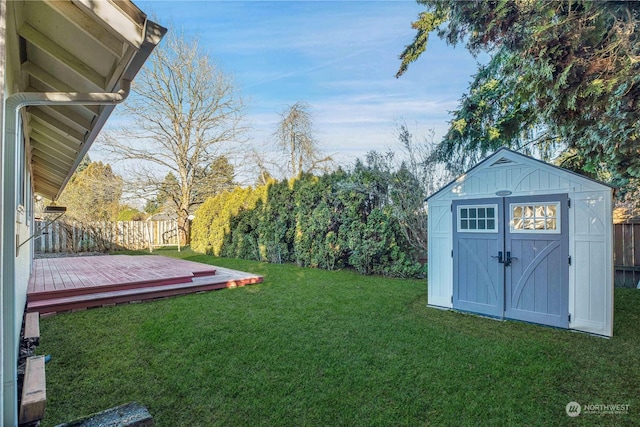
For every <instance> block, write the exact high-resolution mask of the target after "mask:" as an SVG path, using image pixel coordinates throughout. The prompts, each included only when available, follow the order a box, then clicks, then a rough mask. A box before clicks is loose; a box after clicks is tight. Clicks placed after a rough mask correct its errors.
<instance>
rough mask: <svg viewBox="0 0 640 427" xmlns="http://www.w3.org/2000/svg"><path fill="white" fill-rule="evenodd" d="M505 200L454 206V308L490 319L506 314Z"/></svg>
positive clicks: (461, 202) (470, 201) (470, 202)
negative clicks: (503, 259) (501, 255)
mask: <svg viewBox="0 0 640 427" xmlns="http://www.w3.org/2000/svg"><path fill="white" fill-rule="evenodd" d="M502 216H503V199H502V198H495V199H482V200H463V201H456V202H454V203H453V241H454V245H453V259H454V262H453V267H454V268H453V283H454V286H453V307H454V308H456V309H459V310H465V311H472V312H474V313H480V314H485V315H488V316H496V317H502V316H503V313H504V267H503V266H502V264H500V263H498V256H497V255H498V253H499V252H503V251H504V250H503V246H504V227H503V226H501V224H502V223H503V222H504V220H503V218H502Z"/></svg>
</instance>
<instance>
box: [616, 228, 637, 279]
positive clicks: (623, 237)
mask: <svg viewBox="0 0 640 427" xmlns="http://www.w3.org/2000/svg"><path fill="white" fill-rule="evenodd" d="M613 265H614V269H615V284H616V286H621V287H633V288H635V287H636V286H638V282H639V281H640V222H634V223H622V224H614V225H613Z"/></svg>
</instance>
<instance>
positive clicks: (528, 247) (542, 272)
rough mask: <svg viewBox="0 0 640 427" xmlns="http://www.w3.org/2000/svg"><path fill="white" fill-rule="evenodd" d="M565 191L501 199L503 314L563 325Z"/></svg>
mask: <svg viewBox="0 0 640 427" xmlns="http://www.w3.org/2000/svg"><path fill="white" fill-rule="evenodd" d="M567 206H568V198H567V195H566V194H561V195H550V196H532V197H529V196H527V197H511V198H508V199H506V203H505V209H506V211H507V212H506V215H505V217H507V218H508V219H509V221H508V223H507V224H506V225H505V254H506V256H507V257H509V256H510V257H511V260H512V261H511V262H510V263H509V262H505V275H506V279H505V313H504V315H505V317H507V318H511V319H519V320H524V321H528V322H534V323H542V324H545V325H551V326H558V327H563V328H567V327H568V326H569V319H568V312H569V238H568V235H569V233H568V228H569V227H568V223H569V221H568V218H567V217H568V215H567Z"/></svg>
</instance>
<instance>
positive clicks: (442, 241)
mask: <svg viewBox="0 0 640 427" xmlns="http://www.w3.org/2000/svg"><path fill="white" fill-rule="evenodd" d="M502 191H506V192H509V195H510V197H511V196H530V195H544V194H559V193H563V194H567V195H568V197H569V199H570V200H571V203H572V204H571V208H570V209H569V210H568V215H569V254H570V256H571V258H572V263H571V265H570V267H569V284H568V285H569V313H570V315H571V321H570V323H569V328H570V329H576V330H579V331H584V332H589V333H594V334H598V335H604V336H612V335H613V273H614V272H613V221H612V198H613V189H612V188H610V187H608V186H606V185H604V184H601V183H598V182H596V181H593V180H590V179H588V178H585V177H582V176H580V175H577V174H575V173H572V172H570V171H566V170H563V169H560V168H557V167H555V166H552V165H549V164H545V163H543V162H540V161H538V160H535V159H532V158H529V157H527V156H523V155H521V154H518V153H515V152H513V151H510V150H506V149H500V150H498V151H497V152H496V153H494V154H493V155H491V156H490V157H489V158H487V159H486V160H485V161H483V162H481V163H480V164H478V165H477V166H476V167H474V168H473V169H471V170H470V171H468V172H467V173H466V174H464V175H462V176H460V177H458V178H457V179H456V180H455V181H453V182H451V183H450V184H448V185H447V186H445V187H444V188H443V189H441V190H440V191H439V192H437V193H435V194H434V195H432V196H431V197H430V198H429V199H428V206H429V217H428V226H429V270H428V280H429V282H428V303H429V305H431V306H436V307H443V308H451V307H452V297H453V285H454V284H453V259H452V256H451V254H452V251H453V230H452V228H453V226H452V222H453V215H452V211H451V206H452V202H453V201H454V200H464V199H482V198H491V197H496V193H499V192H502Z"/></svg>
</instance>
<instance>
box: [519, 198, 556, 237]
mask: <svg viewBox="0 0 640 427" xmlns="http://www.w3.org/2000/svg"><path fill="white" fill-rule="evenodd" d="M509 211H510V220H509V225H510V229H511V232H512V233H551V234H559V233H560V231H561V230H560V203H558V202H553V203H535V204H534V203H511V204H510V205H509Z"/></svg>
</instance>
